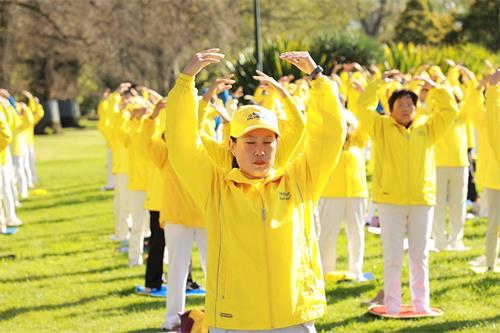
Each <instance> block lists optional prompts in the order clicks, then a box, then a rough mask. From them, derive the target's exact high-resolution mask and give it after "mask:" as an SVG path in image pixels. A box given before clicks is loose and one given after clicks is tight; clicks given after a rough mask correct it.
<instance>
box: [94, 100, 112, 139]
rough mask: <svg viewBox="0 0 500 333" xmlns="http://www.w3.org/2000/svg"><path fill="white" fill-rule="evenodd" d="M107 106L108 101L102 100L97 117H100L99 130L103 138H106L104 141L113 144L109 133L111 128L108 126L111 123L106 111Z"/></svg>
mask: <svg viewBox="0 0 500 333" xmlns="http://www.w3.org/2000/svg"><path fill="white" fill-rule="evenodd" d="M107 105H108V102H107V100H106V99H102V100H101V101H100V102H99V105H98V106H97V116H98V117H99V119H98V121H97V129H98V130H99V132H101V134H102V136H104V139H105V140H106V142H107V143H108V144H109V143H110V142H111V133H110V131H109V130H110V129H109V127H108V126H107V125H108V124H107V123H108V122H109V121H108V118H107V110H106V108H107Z"/></svg>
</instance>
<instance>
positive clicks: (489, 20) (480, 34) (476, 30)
mask: <svg viewBox="0 0 500 333" xmlns="http://www.w3.org/2000/svg"><path fill="white" fill-rule="evenodd" d="M461 22H462V25H463V28H462V32H463V34H464V38H465V39H466V40H467V41H470V42H473V43H479V44H482V45H484V46H485V47H487V48H489V49H491V50H494V51H498V50H500V1H499V0H475V1H474V3H473V4H472V5H471V7H470V9H469V11H468V13H466V14H465V15H464V17H463V18H462V20H461Z"/></svg>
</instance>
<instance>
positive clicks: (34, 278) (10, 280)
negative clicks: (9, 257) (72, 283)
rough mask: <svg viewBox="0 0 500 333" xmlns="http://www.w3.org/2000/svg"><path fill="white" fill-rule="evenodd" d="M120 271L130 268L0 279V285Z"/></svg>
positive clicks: (122, 267)
mask: <svg viewBox="0 0 500 333" xmlns="http://www.w3.org/2000/svg"><path fill="white" fill-rule="evenodd" d="M120 269H129V267H128V266H126V265H115V266H110V267H104V268H99V269H91V270H86V271H76V272H68V273H62V274H41V275H30V276H27V277H20V278H7V279H0V283H24V282H31V281H41V280H45V279H54V278H56V277H57V278H59V277H64V276H75V275H88V274H99V273H105V272H110V271H114V270H120ZM0 318H2V316H1V314H0Z"/></svg>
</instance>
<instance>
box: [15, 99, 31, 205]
mask: <svg viewBox="0 0 500 333" xmlns="http://www.w3.org/2000/svg"><path fill="white" fill-rule="evenodd" d="M18 109H19V110H20V112H19V114H16V115H17V116H18V117H19V123H20V124H19V126H18V127H17V128H16V129H15V130H13V134H14V136H13V138H12V144H11V152H12V162H13V163H14V170H15V174H16V180H17V186H18V191H19V192H18V193H19V196H20V197H21V199H26V198H27V197H28V189H29V188H30V187H33V184H32V181H31V171H29V155H28V135H29V131H30V130H31V129H32V126H33V124H34V118H33V113H32V111H31V110H30V109H29V107H28V105H26V103H23V102H21V103H18Z"/></svg>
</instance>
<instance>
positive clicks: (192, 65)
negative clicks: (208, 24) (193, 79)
mask: <svg viewBox="0 0 500 333" xmlns="http://www.w3.org/2000/svg"><path fill="white" fill-rule="evenodd" d="M222 59H224V54H223V53H219V49H217V48H215V49H208V50H204V51H201V52H198V53H196V54H195V55H194V56H193V57H192V58H191V60H189V62H188V64H187V65H186V67H184V69H183V70H182V74H186V75H190V76H196V75H197V74H198V73H199V72H200V71H201V70H202V69H203V68H205V67H206V66H208V65H210V64H214V63H218V62H220V61H221V60H222Z"/></svg>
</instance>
